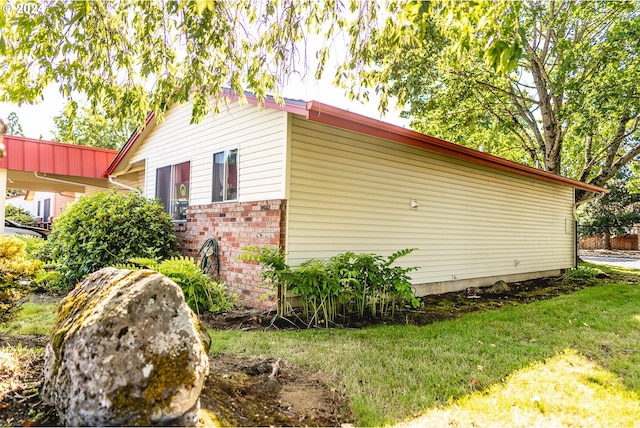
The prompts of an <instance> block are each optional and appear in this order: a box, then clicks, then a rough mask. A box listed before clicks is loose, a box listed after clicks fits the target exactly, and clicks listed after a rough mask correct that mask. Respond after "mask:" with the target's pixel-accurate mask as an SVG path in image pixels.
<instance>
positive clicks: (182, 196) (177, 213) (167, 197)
mask: <svg viewBox="0 0 640 428" xmlns="http://www.w3.org/2000/svg"><path fill="white" fill-rule="evenodd" d="M190 175H191V162H183V163H179V164H177V165H169V166H165V167H162V168H158V169H157V170H156V198H158V200H159V201H160V203H161V204H162V205H163V206H164V210H165V211H166V212H168V213H169V214H170V215H171V218H172V219H174V220H186V218H187V206H189V177H190Z"/></svg>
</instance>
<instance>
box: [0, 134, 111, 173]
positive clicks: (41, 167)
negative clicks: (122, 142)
mask: <svg viewBox="0 0 640 428" xmlns="http://www.w3.org/2000/svg"><path fill="white" fill-rule="evenodd" d="M4 144H5V146H6V148H7V156H6V157H4V158H0V168H3V169H7V170H9V171H11V170H14V171H24V172H37V173H40V174H55V175H64V176H69V177H85V178H98V179H105V178H106V175H105V172H106V170H107V167H108V166H109V164H110V163H111V161H112V160H113V158H114V157H115V155H116V153H117V151H116V150H108V149H100V148H96V147H86V146H77V145H73V144H63V143H55V142H53V141H42V140H36V139H32V138H25V137H16V136H12V135H5V136H4Z"/></svg>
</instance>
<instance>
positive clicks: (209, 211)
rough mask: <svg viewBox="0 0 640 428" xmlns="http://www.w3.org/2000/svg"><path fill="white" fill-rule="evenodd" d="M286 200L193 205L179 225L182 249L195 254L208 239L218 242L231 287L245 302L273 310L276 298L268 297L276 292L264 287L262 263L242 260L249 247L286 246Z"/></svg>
mask: <svg viewBox="0 0 640 428" xmlns="http://www.w3.org/2000/svg"><path fill="white" fill-rule="evenodd" d="M285 220H286V201H284V200H269V201H257V202H243V203H239V202H231V203H216V204H208V205H192V206H190V207H189V208H188V209H187V221H186V223H183V224H179V223H178V224H176V235H177V236H178V243H179V250H180V252H181V253H182V254H183V255H187V256H191V257H195V256H196V254H197V252H198V250H199V249H200V247H201V246H202V244H203V243H204V242H205V241H206V240H207V239H208V238H214V239H215V240H216V241H217V242H218V252H219V254H220V276H221V279H222V280H223V281H225V283H226V285H227V288H228V289H229V290H230V291H232V292H234V293H237V294H238V296H240V298H241V299H242V304H243V305H245V306H249V307H256V308H262V309H270V308H273V307H274V306H275V298H270V299H267V300H264V299H263V298H262V296H263V295H264V294H265V293H268V292H273V291H274V290H273V289H272V288H269V287H264V286H262V285H261V284H262V282H263V281H262V278H261V277H260V272H261V266H260V265H258V264H257V263H255V262H249V261H244V260H238V256H240V255H241V254H242V248H243V247H246V246H255V247H261V246H266V245H270V246H276V247H278V246H279V247H280V248H284V231H285Z"/></svg>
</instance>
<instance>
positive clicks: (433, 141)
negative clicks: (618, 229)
mask: <svg viewBox="0 0 640 428" xmlns="http://www.w3.org/2000/svg"><path fill="white" fill-rule="evenodd" d="M307 118H308V119H309V120H312V121H314V122H319V123H324V124H326V125H331V126H335V127H338V128H342V129H348V130H351V131H355V132H360V133H363V134H367V135H371V136H374V137H380V138H385V139H388V140H392V141H395V142H398V143H402V144H407V145H410V146H414V147H420V148H423V149H426V150H430V151H433V152H437V153H441V154H444V155H447V156H451V157H454V158H457V159H462V160H466V161H469V162H473V163H475V164H480V165H485V166H489V167H492V168H496V169H499V170H502V171H508V172H512V173H515V174H519V175H524V176H527V177H533V178H537V179H540V180H544V181H548V182H552V183H557V184H562V185H565V186H570V187H573V188H576V189H582V190H586V191H589V192H594V193H606V192H607V190H606V189H603V188H601V187H598V186H595V185H592V184H587V183H583V182H581V181H577V180H572V179H570V178H566V177H562V176H560V175H556V174H553V173H550V172H547V171H543V170H540V169H536V168H532V167H530V166H526V165H522V164H519V163H517V162H513V161H510V160H507V159H503V158H501V157H498V156H494V155H491V154H488V153H484V152H480V151H478V150H474V149H470V148H468V147H464V146H461V145H459V144H455V143H451V142H449V141H445V140H441V139H439V138H436V137H432V136H430V135H425V134H421V133H419V132H415V131H412V130H410V129H406V128H402V127H400V126H397V125H392V124H390V123H386V122H382V121H380V120H376V119H373V118H370V117H367V116H363V115H360V114H357V113H353V112H349V111H346V110H343V109H340V108H337V107H333V106H330V105H327V104H323V103H320V102H317V101H311V102H310V103H309V106H308V116H307Z"/></svg>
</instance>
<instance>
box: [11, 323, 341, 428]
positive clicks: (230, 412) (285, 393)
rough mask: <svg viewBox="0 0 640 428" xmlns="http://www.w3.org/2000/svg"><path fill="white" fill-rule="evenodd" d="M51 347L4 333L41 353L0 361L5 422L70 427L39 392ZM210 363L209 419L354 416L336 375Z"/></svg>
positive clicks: (320, 420)
mask: <svg viewBox="0 0 640 428" xmlns="http://www.w3.org/2000/svg"><path fill="white" fill-rule="evenodd" d="M45 345H46V338H45V337H39V336H12V335H0V348H2V349H4V350H6V351H8V352H11V350H12V349H14V348H16V347H20V348H28V349H30V350H35V351H36V352H35V354H33V353H32V354H30V355H27V356H25V357H23V358H22V359H21V360H22V361H21V363H22V366H21V367H20V369H19V371H18V372H13V371H12V370H10V367H8V366H9V361H0V384H2V386H3V387H0V426H21V425H22V426H64V425H63V424H62V423H61V421H60V420H59V418H58V416H57V414H56V412H55V409H54V408H53V407H52V406H49V405H46V404H44V403H43V402H42V400H41V399H40V395H39V391H40V388H41V387H42V370H43V366H44V357H43V354H44V352H43V348H44V346H45ZM3 357H4V358H5V359H7V358H6V355H4V354H0V360H2V359H3ZM7 360H8V359H7ZM210 363H211V370H210V373H209V377H208V378H207V381H206V383H205V386H204V389H203V391H202V395H201V396H200V400H201V406H202V409H203V410H204V412H203V418H204V420H205V421H206V420H207V419H206V417H207V414H208V415H213V416H212V417H211V419H215V420H217V422H218V423H220V424H222V425H223V426H339V425H341V424H342V423H345V422H350V421H351V420H352V418H351V416H350V413H349V403H348V401H347V399H346V398H345V397H344V396H343V395H341V394H340V393H339V392H338V391H337V390H335V389H330V388H329V387H328V386H327V383H328V381H329V380H330V379H328V378H326V376H324V375H323V374H322V373H314V372H308V371H305V370H302V369H299V368H296V367H293V366H291V365H289V364H288V363H286V362H283V361H278V360H272V359H257V358H247V357H241V356H236V355H233V356H232V355H219V356H217V357H215V358H212V359H211V361H210ZM203 425H205V423H204V422H203Z"/></svg>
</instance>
